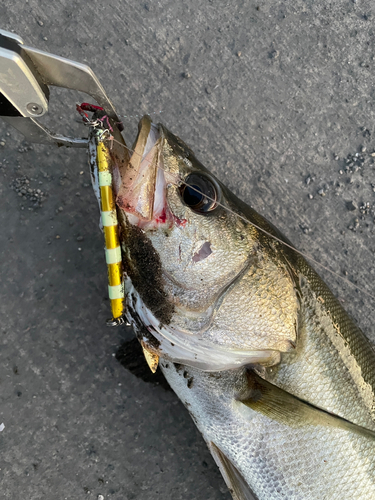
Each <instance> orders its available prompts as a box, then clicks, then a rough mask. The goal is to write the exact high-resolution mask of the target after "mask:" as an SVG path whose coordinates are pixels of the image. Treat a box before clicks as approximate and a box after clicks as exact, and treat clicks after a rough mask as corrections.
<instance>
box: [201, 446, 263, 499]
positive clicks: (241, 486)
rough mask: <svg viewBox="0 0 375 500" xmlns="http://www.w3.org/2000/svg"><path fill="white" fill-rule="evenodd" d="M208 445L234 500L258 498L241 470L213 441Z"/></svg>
mask: <svg viewBox="0 0 375 500" xmlns="http://www.w3.org/2000/svg"><path fill="white" fill-rule="evenodd" d="M208 447H209V448H210V451H211V453H212V456H213V457H214V460H215V462H216V463H217V465H218V467H219V469H220V472H221V474H222V476H223V478H224V481H225V482H226V485H227V486H228V488H229V491H230V492H231V494H232V497H233V500H257V499H256V497H255V496H254V494H253V493H252V491H251V490H250V488H249V485H248V484H247V483H246V481H245V479H244V478H243V477H242V474H241V473H240V472H239V470H238V469H237V468H236V467H235V466H234V465H233V464H232V462H231V461H230V460H229V459H228V457H226V456H225V455H224V453H223V452H222V451H221V450H220V449H219V448H218V447H217V446H216V444H215V443H213V442H212V441H211V442H210V443H208Z"/></svg>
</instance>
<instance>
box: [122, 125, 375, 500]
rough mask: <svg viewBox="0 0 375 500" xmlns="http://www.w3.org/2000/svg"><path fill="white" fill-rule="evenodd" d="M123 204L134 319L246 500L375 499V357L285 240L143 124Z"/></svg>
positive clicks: (149, 352)
mask: <svg viewBox="0 0 375 500" xmlns="http://www.w3.org/2000/svg"><path fill="white" fill-rule="evenodd" d="M131 152H132V154H131V155H129V159H128V161H126V162H122V163H119V162H118V163H117V164H116V166H115V170H116V174H115V176H114V178H115V179H116V181H115V186H114V189H115V193H116V205H117V211H118V218H119V238H120V242H121V248H122V263H123V268H124V286H125V299H126V309H125V315H126V319H127V321H128V322H129V323H130V324H131V325H133V328H134V331H135V333H136V336H137V338H138V340H139V342H140V343H141V346H142V348H143V351H144V354H145V357H146V360H147V362H148V363H149V366H150V368H151V370H152V371H155V370H156V367H157V366H158V365H159V366H160V368H161V370H162V372H163V374H164V376H165V378H166V379H167V381H168V383H169V384H170V386H171V387H172V389H173V390H174V391H175V393H176V394H177V396H178V397H179V398H180V400H181V401H182V402H183V404H184V405H185V406H186V408H187V410H188V411H189V413H190V415H191V417H192V419H193V421H194V422H195V424H196V426H197V427H198V429H199V430H200V432H201V433H202V435H203V438H204V439H205V441H206V443H207V446H208V448H209V450H210V452H211V454H212V455H213V458H214V460H215V461H216V463H217V465H218V467H219V469H220V471H221V473H222V475H223V477H224V480H225V482H226V484H227V486H228V488H229V491H230V493H231V494H232V496H233V499H235V500H245V499H246V500H249V499H257V500H270V499H272V500H281V499H288V500H318V499H319V500H322V499H327V500H328V499H330V500H332V499H342V498H350V499H358V500H360V499H361V500H365V499H369V498H375V421H374V419H375V393H374V389H375V353H374V350H373V349H372V346H371V345H370V343H369V341H368V340H367V338H366V337H365V336H364V334H363V333H362V331H361V330H360V329H359V328H358V326H357V325H356V324H355V323H354V321H353V320H352V319H351V318H350V316H349V315H348V314H347V313H346V312H345V310H344V309H343V307H342V305H341V304H340V302H339V301H338V300H337V299H336V298H335V297H334V295H333V294H332V292H331V291H330V289H329V288H328V287H327V285H326V284H325V283H324V282H323V281H322V279H321V278H320V277H319V275H318V274H317V273H316V271H315V270H314V269H313V268H312V267H311V266H310V264H309V263H308V262H307V261H306V260H305V258H304V257H303V255H302V254H301V253H299V252H297V251H295V249H294V248H293V245H292V244H291V243H290V241H289V240H287V239H286V238H285V237H284V236H283V235H282V234H281V233H280V231H279V230H278V229H277V228H276V227H275V226H274V225H273V224H272V223H270V222H269V221H267V220H266V219H265V218H264V217H263V216H262V215H260V214H259V213H257V212H256V211H255V210H254V209H253V208H252V207H250V206H249V205H247V204H246V203H244V202H243V201H241V200H240V199H238V198H237V197H236V196H235V195H234V194H233V193H231V192H230V191H229V190H228V189H227V188H226V187H225V186H224V185H223V184H222V183H221V182H220V181H219V180H218V179H217V178H216V177H215V176H214V175H213V174H212V173H211V172H209V171H208V170H207V169H206V168H205V167H204V166H203V164H202V163H201V162H200V161H199V160H198V159H197V158H196V156H195V155H194V153H193V151H192V149H191V148H190V147H189V146H188V145H187V144H185V143H184V142H183V141H182V140H181V139H180V138H179V137H177V136H175V135H173V134H172V133H171V132H169V131H168V129H167V128H165V127H164V126H163V125H162V124H154V123H153V122H152V121H151V118H150V117H148V116H145V117H143V118H142V120H141V121H140V124H139V129H138V135H137V138H136V140H135V143H134V145H133V147H132V149H131Z"/></svg>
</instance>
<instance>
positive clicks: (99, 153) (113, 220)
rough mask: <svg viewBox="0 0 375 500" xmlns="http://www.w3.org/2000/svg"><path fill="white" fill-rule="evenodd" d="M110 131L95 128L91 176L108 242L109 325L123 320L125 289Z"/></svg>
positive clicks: (92, 136) (92, 138)
mask: <svg viewBox="0 0 375 500" xmlns="http://www.w3.org/2000/svg"><path fill="white" fill-rule="evenodd" d="M108 143H109V140H108V134H106V130H103V129H101V128H97V127H95V128H92V130H91V134H90V139H89V153H90V166H91V179H92V183H93V188H94V191H95V194H96V197H97V199H98V202H99V208H100V215H101V222H102V225H103V233H104V241H105V258H106V262H107V270H108V295H109V299H110V303H111V310H112V318H111V319H109V320H108V321H107V325H109V326H117V325H120V324H122V323H124V321H125V320H124V316H123V315H124V309H125V290H124V277H123V267H122V257H121V246H120V240H119V234H118V230H119V228H118V219H117V211H116V203H115V194H114V192H113V178H112V159H111V155H110V150H109V147H108Z"/></svg>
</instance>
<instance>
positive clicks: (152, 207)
mask: <svg viewBox="0 0 375 500" xmlns="http://www.w3.org/2000/svg"><path fill="white" fill-rule="evenodd" d="M120 174H121V177H120V182H119V184H118V186H117V187H116V192H117V197H116V203H117V207H118V211H119V219H120V240H121V245H122V254H123V263H124V270H125V290H126V301H127V313H126V314H127V316H128V320H129V321H130V322H131V323H132V324H133V325H134V328H135V330H136V332H137V336H138V338H139V339H140V341H141V342H142V345H144V346H147V348H148V349H150V350H151V351H153V352H154V353H155V354H157V355H159V356H164V357H165V358H167V359H170V360H172V361H174V362H179V363H183V364H186V365H191V366H195V367H199V368H201V369H204V370H210V371H213V370H224V369H228V368H233V367H237V366H241V365H244V364H249V363H263V364H265V365H270V364H271V365H272V364H275V363H277V362H278V360H279V359H280V352H285V351H288V350H290V349H292V348H293V346H294V343H295V341H296V328H297V319H298V293H297V290H296V280H295V277H294V275H293V270H292V268H291V266H290V264H289V262H288V260H287V259H286V258H285V250H284V248H283V245H282V244H281V243H280V242H279V241H277V240H275V239H272V238H271V237H270V236H267V234H265V233H264V232H262V230H261V227H262V226H263V227H264V228H265V229H264V230H266V231H267V230H268V232H270V233H275V234H276V232H277V231H276V230H275V229H274V228H273V227H272V226H271V225H270V224H269V223H267V221H265V220H264V219H263V218H262V217H261V216H259V215H258V214H257V213H256V212H255V211H254V210H252V209H251V208H250V207H248V206H247V205H245V204H244V203H243V202H241V201H240V200H238V199H237V198H236V197H235V196H234V195H233V194H232V193H230V191H229V190H228V189H227V188H226V187H225V186H224V185H223V184H222V183H221V182H220V181H219V180H218V179H216V178H215V176H214V175H213V174H212V173H210V172H209V171H208V170H207V169H206V168H205V167H204V166H203V165H202V164H201V163H200V162H199V160H198V159H197V158H196V157H195V155H194V153H193V152H192V150H191V149H190V148H189V147H188V146H187V145H186V144H185V143H184V142H183V141H182V140H181V139H179V138H178V137H176V136H175V135H173V134H172V133H171V132H169V131H168V130H167V129H166V128H165V127H164V126H163V125H160V124H159V125H155V124H153V123H152V122H151V120H150V118H149V117H144V118H143V119H142V120H141V122H140V125H139V132H138V136H137V139H136V141H135V144H134V146H133V148H132V155H131V157H130V160H129V162H127V164H125V165H123V166H122V168H121V169H120Z"/></svg>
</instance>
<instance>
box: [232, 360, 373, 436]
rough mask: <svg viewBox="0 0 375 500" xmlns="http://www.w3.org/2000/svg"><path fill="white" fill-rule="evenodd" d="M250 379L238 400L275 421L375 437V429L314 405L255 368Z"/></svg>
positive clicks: (249, 374)
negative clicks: (335, 429)
mask: <svg viewBox="0 0 375 500" xmlns="http://www.w3.org/2000/svg"><path fill="white" fill-rule="evenodd" d="M247 381H248V387H247V390H246V394H242V395H240V396H239V397H238V401H240V402H241V403H243V404H244V405H246V406H247V407H249V408H251V409H252V410H254V411H256V412H259V413H262V414H263V415H265V416H267V417H269V418H271V419H272V420H276V421H277V422H280V423H282V424H284V425H288V426H289V427H304V426H306V425H323V426H325V427H336V428H340V429H344V430H346V431H350V432H354V433H356V434H360V435H362V436H365V437H367V438H371V439H375V432H374V431H372V430H370V429H366V428H365V427H361V426H360V425H357V424H354V423H352V422H350V421H349V420H346V419H345V418H342V417H340V416H339V415H335V414H334V413H330V412H328V411H326V410H323V409H322V408H319V407H317V406H314V405H312V404H310V403H308V402H307V401H304V400H303V399H300V398H298V397H297V396H294V395H293V394H290V393H289V392H287V391H284V390H283V389H280V388H279V387H276V386H275V385H273V384H271V383H270V382H267V381H266V380H264V379H262V378H261V377H260V376H259V375H257V374H256V373H255V372H253V371H252V370H248V371H247Z"/></svg>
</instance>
